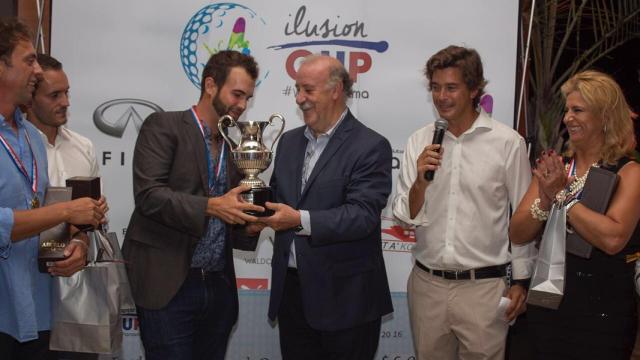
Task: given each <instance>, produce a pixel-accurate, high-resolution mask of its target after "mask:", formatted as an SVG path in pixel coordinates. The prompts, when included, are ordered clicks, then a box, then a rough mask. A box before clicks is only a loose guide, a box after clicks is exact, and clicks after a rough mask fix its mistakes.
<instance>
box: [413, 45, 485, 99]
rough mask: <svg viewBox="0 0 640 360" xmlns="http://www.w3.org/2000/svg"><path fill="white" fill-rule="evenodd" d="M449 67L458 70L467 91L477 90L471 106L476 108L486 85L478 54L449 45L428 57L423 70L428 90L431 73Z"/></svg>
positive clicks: (469, 49) (474, 51)
mask: <svg viewBox="0 0 640 360" xmlns="http://www.w3.org/2000/svg"><path fill="white" fill-rule="evenodd" d="M449 67H455V68H458V69H460V71H461V72H462V78H463V79H464V82H465V84H466V85H467V88H469V90H478V94H477V95H476V97H475V98H473V106H474V107H475V106H478V103H480V97H481V96H482V94H484V87H485V86H486V85H487V80H485V78H484V76H483V74H482V73H483V71H482V60H480V55H479V54H478V52H477V51H476V50H474V49H471V48H465V47H462V46H455V45H449V46H447V47H446V48H444V49H442V50H440V51H438V52H437V53H436V54H435V55H433V56H432V57H430V58H429V60H428V61H427V65H426V66H425V68H424V75H425V76H426V77H427V80H429V89H431V77H432V76H433V73H434V72H435V71H436V70H442V69H446V68H449Z"/></svg>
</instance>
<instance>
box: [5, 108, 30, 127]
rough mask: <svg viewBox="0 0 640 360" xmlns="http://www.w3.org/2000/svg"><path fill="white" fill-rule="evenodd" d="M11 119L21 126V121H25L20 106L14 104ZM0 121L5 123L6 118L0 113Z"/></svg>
mask: <svg viewBox="0 0 640 360" xmlns="http://www.w3.org/2000/svg"><path fill="white" fill-rule="evenodd" d="M13 120H14V121H15V122H16V126H17V127H21V126H23V121H25V117H24V113H23V112H22V111H20V107H18V106H16V110H15V111H14V113H13ZM0 123H2V124H7V119H5V117H4V116H2V115H0Z"/></svg>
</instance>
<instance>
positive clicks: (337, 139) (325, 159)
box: [298, 111, 353, 199]
mask: <svg viewBox="0 0 640 360" xmlns="http://www.w3.org/2000/svg"><path fill="white" fill-rule="evenodd" d="M352 119H353V115H351V112H350V111H349V112H348V113H347V115H346V116H345V118H344V119H343V120H342V123H341V124H340V125H339V126H338V128H337V129H336V130H335V131H336V132H335V133H334V134H333V136H331V139H329V143H328V144H327V147H326V148H325V149H324V151H323V152H322V154H321V155H320V158H319V159H318V161H317V162H316V165H315V166H314V167H313V170H312V171H311V175H309V179H307V183H306V185H305V188H304V191H303V193H302V195H301V197H300V199H303V198H304V196H305V195H306V193H307V192H308V190H309V188H310V187H311V186H313V182H314V181H315V179H316V178H317V177H318V174H319V173H320V172H321V171H322V169H323V168H324V167H325V166H326V165H327V164H328V163H329V161H330V160H331V158H332V157H333V155H335V153H336V152H337V151H338V149H340V147H341V146H342V144H344V142H345V141H346V140H347V138H348V135H349V132H350V131H351V129H352V128H353V121H352ZM303 153H304V152H303ZM303 161H304V156H303ZM300 173H302V167H300ZM300 182H301V181H300ZM298 186H300V185H298Z"/></svg>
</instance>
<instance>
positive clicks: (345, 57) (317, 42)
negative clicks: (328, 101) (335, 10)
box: [268, 5, 389, 99]
mask: <svg viewBox="0 0 640 360" xmlns="http://www.w3.org/2000/svg"><path fill="white" fill-rule="evenodd" d="M311 18H312V16H308V15H307V7H306V6H305V5H302V6H300V7H299V8H298V10H297V11H296V12H295V15H292V14H289V21H288V22H287V23H286V24H285V27H284V35H285V36H287V37H295V38H296V41H293V42H287V43H283V44H278V45H273V46H269V47H268V49H274V50H287V51H290V53H289V55H288V56H287V60H286V63H285V69H286V71H287V74H288V75H289V76H290V77H291V78H292V79H295V76H296V72H297V70H296V68H297V67H298V66H299V61H300V60H301V59H302V58H304V57H305V56H307V55H311V54H312V53H321V54H324V55H329V56H333V57H335V58H336V59H338V60H339V61H340V62H341V63H342V64H343V65H344V66H345V68H346V69H347V71H349V75H350V77H351V79H353V81H354V83H356V84H357V83H358V79H359V77H360V76H361V75H362V74H364V73H367V72H368V71H369V70H371V68H372V66H373V59H374V57H375V54H376V53H384V52H386V51H387V50H388V49H389V43H388V42H387V41H385V40H379V41H372V40H371V39H370V38H369V33H368V29H367V28H366V24H365V22H364V21H361V20H355V21H351V20H348V21H346V22H345V21H343V20H342V19H341V18H340V15H336V18H335V19H328V18H327V19H311ZM283 94H284V95H288V92H287V91H286V89H285V90H283ZM369 97H370V93H369V91H368V90H366V89H362V88H354V93H353V98H362V99H368V98H369Z"/></svg>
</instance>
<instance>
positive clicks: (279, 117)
mask: <svg viewBox="0 0 640 360" xmlns="http://www.w3.org/2000/svg"><path fill="white" fill-rule="evenodd" d="M274 118H278V119H280V121H282V127H281V128H280V131H279V132H278V135H276V137H275V139H273V142H272V143H271V152H273V145H275V144H276V142H277V141H278V139H279V138H280V136H281V135H282V132H283V131H284V116H282V115H280V114H273V115H271V117H270V118H269V125H273V119H274Z"/></svg>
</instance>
